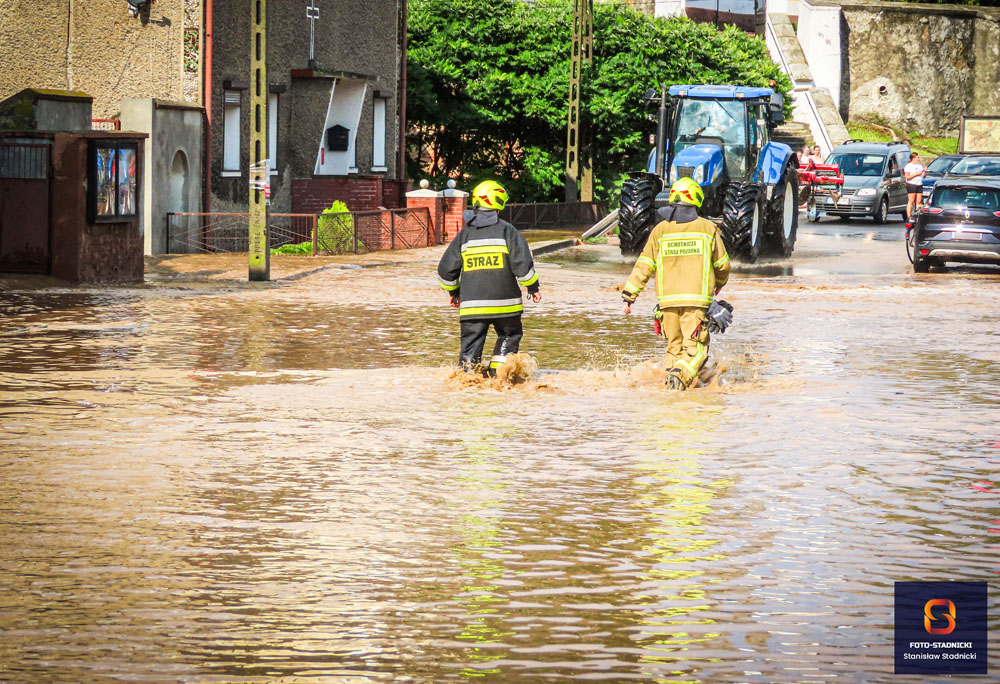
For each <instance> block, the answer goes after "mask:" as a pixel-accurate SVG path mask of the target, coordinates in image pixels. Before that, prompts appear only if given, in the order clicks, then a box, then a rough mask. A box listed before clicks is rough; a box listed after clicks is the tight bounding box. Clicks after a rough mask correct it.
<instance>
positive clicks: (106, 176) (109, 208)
mask: <svg viewBox="0 0 1000 684" xmlns="http://www.w3.org/2000/svg"><path fill="white" fill-rule="evenodd" d="M97 215H98V216H114V215H115V151H114V150H113V149H109V148H100V149H98V150H97Z"/></svg>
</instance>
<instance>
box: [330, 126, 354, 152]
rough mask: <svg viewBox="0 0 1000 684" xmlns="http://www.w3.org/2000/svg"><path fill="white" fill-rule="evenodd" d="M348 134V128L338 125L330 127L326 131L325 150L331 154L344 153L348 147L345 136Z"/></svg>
mask: <svg viewBox="0 0 1000 684" xmlns="http://www.w3.org/2000/svg"><path fill="white" fill-rule="evenodd" d="M350 132H351V131H350V129H349V128H344V127H343V126H341V125H339V124H338V125H336V126H330V127H329V128H328V129H326V149H328V150H330V151H331V152H346V151H347V147H348V138H347V135H348V133H350Z"/></svg>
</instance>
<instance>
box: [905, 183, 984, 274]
mask: <svg viewBox="0 0 1000 684" xmlns="http://www.w3.org/2000/svg"><path fill="white" fill-rule="evenodd" d="M907 231H908V235H907V240H908V241H909V246H910V248H911V250H912V257H913V271H914V272H915V273H926V272H927V271H928V269H929V268H930V267H931V266H943V265H944V263H945V262H946V261H959V262H965V263H995V264H1000V178H998V179H996V180H968V179H949V178H943V179H941V180H940V181H938V182H937V184H936V185H935V186H934V190H933V191H931V199H930V202H929V203H927V204H926V205H924V206H923V208H921V210H920V211H919V212H918V213H916V215H915V216H914V221H913V222H912V223H907Z"/></svg>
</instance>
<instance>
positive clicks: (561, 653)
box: [0, 221, 1000, 684]
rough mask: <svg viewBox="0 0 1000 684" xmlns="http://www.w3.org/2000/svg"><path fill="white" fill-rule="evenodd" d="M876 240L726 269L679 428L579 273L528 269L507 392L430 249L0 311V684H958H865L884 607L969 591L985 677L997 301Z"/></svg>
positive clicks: (825, 225) (158, 276) (838, 229)
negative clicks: (709, 379) (909, 585)
mask: <svg viewBox="0 0 1000 684" xmlns="http://www.w3.org/2000/svg"><path fill="white" fill-rule="evenodd" d="M902 232H903V228H902V224H901V223H899V222H895V223H889V224H887V225H885V226H873V225H871V223H870V222H869V221H857V222H851V223H830V222H826V221H824V222H821V223H819V224H806V223H805V222H803V223H802V224H801V225H800V233H799V242H798V244H797V246H796V251H795V255H794V257H793V258H792V259H790V260H788V261H784V262H770V263H767V262H764V263H761V264H756V265H753V266H741V265H740V264H736V265H734V273H733V277H732V279H731V281H730V284H729V286H728V287H727V288H726V289H725V290H724V291H723V293H722V295H721V296H722V297H724V298H725V299H727V300H728V301H729V302H731V303H732V304H733V305H734V306H735V313H734V315H735V323H734V325H733V326H732V327H731V328H730V330H729V331H728V332H727V333H726V334H724V335H717V336H715V337H714V338H713V340H712V355H713V357H714V360H715V365H716V368H718V369H720V370H722V371H723V372H722V373H721V375H720V378H721V381H720V382H719V384H718V385H717V386H713V387H707V388H701V389H696V390H692V391H688V392H684V393H670V392H668V391H666V390H665V389H663V388H662V386H661V384H660V382H661V381H660V380H659V377H658V376H657V375H656V373H655V370H652V369H651V368H650V367H649V364H648V362H650V361H654V360H655V359H657V358H658V356H659V355H660V354H662V353H663V351H664V347H665V345H664V343H663V342H662V340H659V339H658V338H657V337H655V336H654V334H653V332H652V317H651V315H650V314H651V309H652V307H653V304H654V297H653V296H652V295H651V293H649V292H647V293H644V294H643V295H642V296H641V297H640V298H639V301H638V303H637V305H636V306H635V307H634V309H633V310H634V311H635V312H636V313H635V314H633V315H632V316H631V317H625V316H624V315H623V314H622V313H621V298H620V296H619V294H618V290H617V289H616V288H620V287H621V285H622V284H623V283H624V281H625V278H626V276H627V275H628V272H629V270H630V267H631V263H628V262H626V261H625V260H623V259H622V257H621V256H620V255H619V254H618V250H617V247H614V246H612V245H585V246H582V247H578V248H575V249H571V250H565V251H562V252H557V253H554V254H550V255H546V256H544V257H540V258H539V259H538V261H537V262H536V268H537V271H538V273H539V277H540V282H541V292H542V297H543V299H542V302H541V303H539V304H530V303H529V304H526V305H525V309H526V312H525V317H524V326H525V337H524V342H523V343H522V346H521V351H527V352H530V353H531V355H532V356H534V357H535V359H536V361H537V364H538V370H537V371H536V372H535V374H534V375H533V376H532V378H531V379H530V380H529V381H528V382H527V383H524V384H523V385H518V386H515V387H512V388H509V389H506V390H496V389H492V388H488V387H463V386H461V385H460V384H458V383H456V382H455V381H454V380H453V379H452V378H451V377H450V376H451V373H452V365H453V363H454V362H455V359H456V357H457V352H458V321H457V316H456V315H455V312H454V310H452V309H449V308H448V306H447V297H446V295H445V294H444V293H442V291H441V290H440V288H439V287H438V284H437V277H436V273H435V267H436V264H437V260H438V259H439V258H440V255H441V253H442V252H443V247H438V248H431V249H425V250H413V251H410V252H394V253H379V254H373V255H369V256H368V257H367V258H365V259H357V258H355V260H354V261H352V260H350V259H347V260H346V261H343V262H336V263H330V264H328V265H327V266H326V267H325V268H322V269H320V270H314V272H311V273H306V274H305V275H304V276H303V277H298V278H294V279H286V280H279V281H277V282H275V283H273V284H269V285H268V284H252V285H251V284H247V283H245V282H244V283H240V282H237V281H235V280H227V279H216V280H210V279H207V278H206V277H205V276H204V274H202V275H198V274H197V273H196V274H193V275H192V274H184V273H179V274H171V273H170V272H169V269H170V263H171V262H170V261H169V260H166V261H163V262H162V263H161V264H159V266H158V267H157V270H155V271H154V272H153V273H150V274H148V275H147V284H146V285H145V286H142V287H116V288H88V287H65V286H59V285H53V286H51V287H44V288H38V287H35V286H31V287H29V286H26V285H25V284H24V283H25V281H22V280H14V281H11V282H9V283H7V284H4V281H0V428H2V431H0V477H2V481H3V493H2V496H0V538H2V539H3V540H4V543H3V544H2V545H0V574H2V577H3V586H4V591H3V592H2V594H0V634H2V635H3V639H2V640H0V681H3V682H32V683H34V682H57V683H66V684H70V683H74V684H75V683H79V682H98V683H101V682H121V681H129V682H282V683H290V682H351V683H352V684H353V683H356V682H421V683H423V682H427V683H437V682H461V681H490V682H561V681H571V680H598V681H608V682H625V681H633V680H639V681H651V682H760V683H773V682H886V681H893V682H895V681H900V682H928V681H930V682H933V681H940V682H945V681H956V680H959V681H965V680H968V681H984V679H983V678H973V677H968V678H963V677H951V678H949V677H939V678H938V679H933V678H928V677H916V676H910V677H906V676H898V677H897V676H894V675H893V583H894V582H895V581H901V580H920V581H930V580H942V581H944V580H965V581H989V582H991V583H992V584H991V594H990V608H991V622H990V633H991V643H990V668H991V674H993V675H994V676H995V675H996V673H997V672H1000V669H998V668H1000V638H998V634H1000V632H998V626H1000V609H998V601H997V598H998V592H997V590H996V584H995V583H996V581H997V580H998V578H1000V554H998V549H1000V546H998V545H1000V531H998V529H997V526H998V524H1000V523H998V521H997V518H998V517H1000V478H998V477H997V475H996V472H997V468H998V466H1000V427H998V424H1000V402H998V396H997V393H998V386H1000V337H998V330H997V314H998V312H1000V269H992V270H991V269H990V268H988V267H983V268H978V267H953V268H949V269H948V270H947V272H945V273H930V274H926V275H914V274H913V273H912V271H911V269H910V266H909V263H908V262H907V260H906V254H905V250H904V246H903V242H902ZM244 258H245V257H244ZM279 259H280V257H279ZM278 263H280V262H278ZM359 266H360V267H359ZM245 273H246V271H245V268H244V270H243V277H244V278H245ZM487 344H488V345H492V336H491V338H490V340H489V341H488V343H487Z"/></svg>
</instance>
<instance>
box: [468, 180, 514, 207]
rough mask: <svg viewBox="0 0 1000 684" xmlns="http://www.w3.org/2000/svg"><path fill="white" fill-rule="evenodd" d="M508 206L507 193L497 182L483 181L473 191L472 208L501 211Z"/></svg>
mask: <svg viewBox="0 0 1000 684" xmlns="http://www.w3.org/2000/svg"><path fill="white" fill-rule="evenodd" d="M506 204H507V191H506V190H504V189H503V186H502V185H500V184H499V183H497V182H496V181H491V180H488V181H483V182H482V183H480V184H479V185H477V186H476V187H475V189H474V190H473V191H472V206H473V207H482V208H483V209H496V210H497V211H500V210H501V209H503V208H504V206H506Z"/></svg>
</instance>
